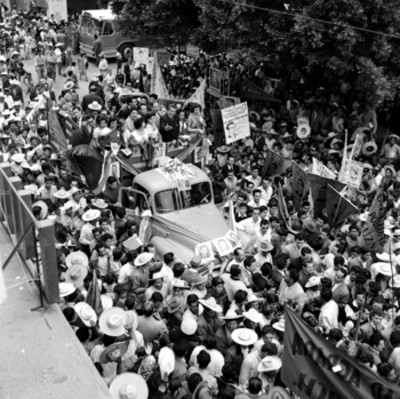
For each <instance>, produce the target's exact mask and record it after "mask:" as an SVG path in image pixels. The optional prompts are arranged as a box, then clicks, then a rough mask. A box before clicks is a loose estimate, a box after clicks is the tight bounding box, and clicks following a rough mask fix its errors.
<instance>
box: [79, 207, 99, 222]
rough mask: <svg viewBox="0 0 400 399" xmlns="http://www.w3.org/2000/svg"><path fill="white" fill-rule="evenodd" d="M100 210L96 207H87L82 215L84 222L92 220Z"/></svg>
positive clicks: (96, 217)
mask: <svg viewBox="0 0 400 399" xmlns="http://www.w3.org/2000/svg"><path fill="white" fill-rule="evenodd" d="M100 215H101V212H100V211H99V210H98V209H89V210H88V211H86V212H85V213H84V214H83V215H82V220H83V221H84V222H92V221H93V220H96V219H98V218H99V217H100Z"/></svg>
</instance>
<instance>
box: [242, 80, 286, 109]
mask: <svg viewBox="0 0 400 399" xmlns="http://www.w3.org/2000/svg"><path fill="white" fill-rule="evenodd" d="M239 97H241V98H246V99H249V100H261V101H270V102H272V103H280V101H279V100H278V99H277V98H275V97H273V96H271V95H269V94H268V93H266V92H265V91H264V90H263V89H261V88H260V87H258V86H257V85H256V84H255V83H253V82H251V81H250V80H248V79H246V80H244V81H243V82H242V83H241V86H240V92H239Z"/></svg>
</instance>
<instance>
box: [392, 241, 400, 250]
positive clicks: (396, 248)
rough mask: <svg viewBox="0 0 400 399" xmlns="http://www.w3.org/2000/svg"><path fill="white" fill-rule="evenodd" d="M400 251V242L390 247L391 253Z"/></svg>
mask: <svg viewBox="0 0 400 399" xmlns="http://www.w3.org/2000/svg"><path fill="white" fill-rule="evenodd" d="M399 249H400V242H396V243H394V244H393V246H392V250H393V251H398V250H399Z"/></svg>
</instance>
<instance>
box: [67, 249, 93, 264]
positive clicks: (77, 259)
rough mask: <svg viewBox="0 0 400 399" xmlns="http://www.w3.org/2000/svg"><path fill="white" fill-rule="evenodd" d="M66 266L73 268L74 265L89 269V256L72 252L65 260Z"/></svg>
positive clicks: (80, 252) (79, 252)
mask: <svg viewBox="0 0 400 399" xmlns="http://www.w3.org/2000/svg"><path fill="white" fill-rule="evenodd" d="M65 264H66V266H67V267H71V266H74V265H80V266H85V267H87V266H88V265H89V258H88V256H87V255H86V254H85V253H84V252H82V251H76V252H71V253H70V254H69V255H68V256H67V257H66V258H65Z"/></svg>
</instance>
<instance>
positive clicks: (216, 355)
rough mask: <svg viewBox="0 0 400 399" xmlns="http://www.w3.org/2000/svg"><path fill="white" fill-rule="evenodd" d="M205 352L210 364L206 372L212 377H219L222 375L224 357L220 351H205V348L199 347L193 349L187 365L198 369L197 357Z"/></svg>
mask: <svg viewBox="0 0 400 399" xmlns="http://www.w3.org/2000/svg"><path fill="white" fill-rule="evenodd" d="M202 350H205V351H206V352H207V353H208V354H209V355H210V357H211V361H210V364H209V365H208V366H207V369H206V370H207V371H208V373H209V374H210V375H212V376H214V377H219V376H221V375H222V368H223V367H224V364H225V359H224V356H223V355H222V353H221V352H220V351H218V350H217V349H206V347H205V346H203V345H200V346H197V347H196V348H194V349H193V352H192V355H191V356H190V361H189V364H190V365H191V366H194V367H195V368H197V369H198V368H199V365H198V363H197V355H198V354H199V353H200V352H201V351H202Z"/></svg>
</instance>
